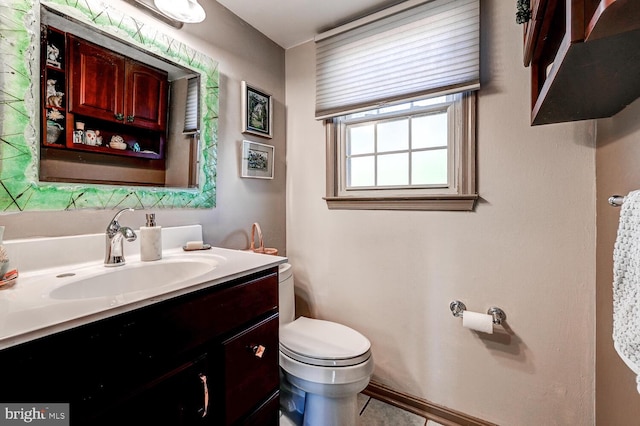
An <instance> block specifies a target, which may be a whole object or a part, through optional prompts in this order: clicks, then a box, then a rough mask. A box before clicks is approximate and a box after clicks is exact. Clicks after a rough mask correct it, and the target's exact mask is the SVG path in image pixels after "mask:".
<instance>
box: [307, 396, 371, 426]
mask: <svg viewBox="0 0 640 426" xmlns="http://www.w3.org/2000/svg"><path fill="white" fill-rule="evenodd" d="M358 414H359V413H358V395H357V394H354V395H352V396H343V397H340V398H331V397H326V396H321V395H315V394H312V393H307V395H306V399H305V404H304V423H303V424H304V426H326V425H332V426H356V425H357V424H358Z"/></svg>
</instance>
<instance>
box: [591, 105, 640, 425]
mask: <svg viewBox="0 0 640 426" xmlns="http://www.w3.org/2000/svg"><path fill="white" fill-rule="evenodd" d="M638 117H640V100H637V101H635V102H634V103H632V104H631V105H630V106H628V107H627V108H626V109H624V110H623V111H622V112H620V113H618V114H617V115H616V116H614V117H612V118H608V119H605V120H599V121H598V145H597V150H596V175H597V179H596V182H597V191H598V192H597V230H598V252H597V253H598V258H597V271H598V275H597V283H596V313H595V316H596V342H597V345H596V413H597V424H599V425H619V426H626V425H629V426H631V425H637V424H638V418H640V404H639V403H638V402H640V396H639V395H638V392H637V390H636V381H635V379H636V378H635V374H633V372H632V371H631V370H630V369H629V368H628V367H627V366H626V365H625V363H624V362H623V361H622V359H620V357H619V356H618V354H617V353H616V351H615V349H614V347H613V338H612V334H613V291H612V282H613V244H614V242H615V239H616V233H617V230H618V221H619V218H620V209H619V208H614V207H611V206H609V204H608V203H607V199H608V198H609V197H610V196H611V195H614V194H620V195H626V194H628V193H629V192H630V191H635V190H637V189H640V167H638V159H639V158H640V120H639V119H638Z"/></svg>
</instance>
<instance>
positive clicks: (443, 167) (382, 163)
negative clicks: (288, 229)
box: [326, 92, 477, 210]
mask: <svg viewBox="0 0 640 426" xmlns="http://www.w3.org/2000/svg"><path fill="white" fill-rule="evenodd" d="M327 126H328V129H329V130H330V131H329V135H328V136H329V137H328V141H327V142H328V151H327V152H328V157H327V158H328V165H329V167H328V174H329V177H330V179H329V181H330V184H329V188H328V194H327V197H326V200H327V203H328V205H329V207H330V208H334V209H339V208H346V209H401V210H471V209H472V208H473V205H474V202H475V200H476V199H477V195H476V194H475V137H474V134H475V94H474V93H473V92H465V93H457V94H451V95H446V96H439V97H435V98H428V99H422V100H416V101H409V102H404V103H399V104H396V105H393V106H387V107H381V108H376V109H371V110H367V111H363V112H358V113H352V114H347V115H343V116H339V117H335V118H334V119H332V120H331V121H329V122H328V123H327Z"/></svg>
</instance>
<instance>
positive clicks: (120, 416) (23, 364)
mask: <svg viewBox="0 0 640 426" xmlns="http://www.w3.org/2000/svg"><path fill="white" fill-rule="evenodd" d="M163 231H164V229H163ZM165 239H167V240H169V241H170V240H171V238H165V236H164V234H163V242H164V240H165ZM126 248H128V247H126V246H125V249H126ZM207 252H210V253H209V254H204V252H203V253H202V254H198V256H200V258H204V257H206V256H212V257H215V258H216V259H217V260H216V261H215V263H214V264H215V265H216V266H215V267H214V268H213V270H211V271H207V272H205V273H203V274H201V275H200V276H199V277H196V278H189V279H187V280H186V281H185V282H186V284H184V285H183V284H175V285H174V284H172V285H169V286H168V287H164V288H163V289H162V290H160V291H156V290H152V291H150V290H147V289H144V290H140V291H137V293H138V296H136V297H128V296H127V295H125V294H124V293H123V294H116V295H114V294H113V292H109V294H108V296H106V297H103V296H101V295H100V294H97V295H96V294H89V295H87V294H82V295H81V294H80V293H78V294H77V296H76V297H77V298H78V299H74V298H73V297H59V295H60V294H63V293H60V292H59V291H58V292H57V293H56V292H55V291H56V289H57V290H60V288H61V285H60V284H59V283H55V280H56V278H51V279H50V280H53V281H54V284H53V285H52V284H48V285H47V284H46V283H45V281H47V280H43V277H42V274H43V273H42V272H38V273H37V274H35V275H36V276H35V277H34V278H31V277H30V275H29V273H27V274H25V275H26V278H25V279H24V281H23V282H20V281H18V283H17V284H16V289H14V293H13V294H12V292H11V290H12V289H6V290H0V332H5V334H7V335H8V334H13V337H8V336H2V335H0V348H2V349H0V363H1V365H2V366H3V373H2V386H1V387H0V401H2V402H20V403H28V402H51V403H55V402H59V403H66V402H68V403H70V418H71V424H72V425H85V424H88V425H102V424H104V425H107V424H109V425H113V424H117V423H122V422H125V424H171V425H192V424H215V425H222V424H224V425H232V424H243V425H244V424H247V425H249V424H252V425H253V424H255V425H269V424H273V425H276V424H278V406H279V398H278V396H279V393H278V392H279V391H278V388H279V367H278V266H277V265H278V264H279V263H282V262H283V261H284V260H285V258H281V257H276V256H265V255H256V254H253V253H244V252H238V251H233V250H224V249H212V250H208V251H207ZM167 253H169V254H168V255H167ZM181 256H187V257H188V256H189V254H185V253H181V252H179V251H177V250H175V251H173V252H172V251H169V252H167V251H165V256H164V258H163V260H161V261H158V262H165V263H167V262H177V263H179V262H181V259H182V258H181ZM128 263H129V264H128V265H125V266H124V267H122V268H123V269H122V271H125V273H126V271H127V269H126V268H130V270H131V271H134V270H135V268H139V267H146V265H144V264H150V263H154V264H157V265H162V263H156V262H139V261H138V260H137V259H136V256H135V254H134V255H132V256H131V257H130V260H129V261H128ZM194 265H195V264H194ZM154 267H155V266H154ZM91 268H93V266H91ZM120 268H121V267H118V268H113V269H120ZM107 269H110V268H107ZM81 270H82V267H81V268H79V269H78V275H79V276H82V272H81ZM149 271H151V270H149ZM49 273H53V274H54V276H55V277H57V276H59V275H64V274H60V273H59V271H58V270H56V271H54V272H49V271H46V272H45V274H49ZM110 273H112V272H111V271H106V272H103V273H102V275H105V274H110ZM117 273H118V274H120V271H117ZM22 278H23V275H21V277H20V278H19V280H20V279H22ZM30 284H31V288H28V289H26V287H27V286H28V285H30ZM70 284H71V285H72V284H75V283H73V282H72V283H68V284H63V285H67V286H69V285H70ZM81 285H90V280H89V279H86V280H85V281H83V282H81ZM19 286H22V287H25V289H22V290H20V289H19ZM67 288H70V287H67ZM18 290H20V291H25V292H27V295H26V296H23V295H19V294H18V292H17V291H18ZM36 293H38V294H40V297H41V298H45V299H46V298H47V297H50V298H51V299H52V301H51V302H42V301H35V302H34V303H35V305H37V308H35V307H34V306H35V305H34V306H31V307H32V308H33V309H31V312H25V314H27V315H30V316H33V315H35V316H39V315H41V316H42V317H43V318H42V319H41V325H42V327H40V328H38V327H37V326H35V325H34V324H33V323H28V321H23V327H24V329H23V330H21V331H22V332H20V330H18V331H16V330H15V329H13V331H10V330H12V329H11V328H10V327H9V326H8V324H9V322H10V321H11V320H12V319H18V318H20V316H17V315H16V314H17V312H16V311H14V310H13V309H12V308H11V306H12V305H11V304H12V302H13V303H14V305H15V304H16V303H15V302H16V299H19V298H20V297H30V295H31V296H32V295H34V294H36ZM153 293H156V294H155V295H154V296H149V295H150V294H153ZM47 295H49V296H47ZM51 295H54V296H55V295H57V296H55V297H53V296H51ZM12 296H14V297H13V299H12ZM99 300H102V301H101V302H98V301H99ZM25 303H27V304H28V303H31V302H24V303H21V302H19V301H18V302H17V305H22V308H26V307H27V306H26V305H25ZM43 303H44V305H43ZM83 304H84V305H85V306H92V304H93V307H91V308H88V309H87V310H86V311H85V314H84V315H83V314H79V312H80V310H78V309H79V308H78V306H79V305H83ZM98 304H101V305H102V306H107V305H111V306H110V307H107V308H105V309H102V308H98V309H96V306H98ZM49 305H51V306H53V307H51V306H49ZM74 305H78V306H75V307H74ZM47 310H49V311H47ZM60 310H65V311H66V312H68V313H69V316H70V318H68V320H67V321H66V322H65V321H60V320H59V318H60V317H58V316H56V315H60V314H54V313H55V312H58V311H60ZM54 311H55V312H54ZM46 312H50V313H52V315H50V316H49V317H50V318H56V319H55V320H53V322H51V321H49V320H47V319H45V318H44V317H46V315H43V314H45V313H46ZM48 321H49V322H48ZM24 324H30V325H28V326H27V325H24ZM3 327H4V328H3ZM27 328H28V329H27ZM3 337H6V338H4V339H3Z"/></svg>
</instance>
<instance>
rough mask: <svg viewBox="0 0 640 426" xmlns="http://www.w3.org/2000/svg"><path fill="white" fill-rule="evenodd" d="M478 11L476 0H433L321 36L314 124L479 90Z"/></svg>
mask: <svg viewBox="0 0 640 426" xmlns="http://www.w3.org/2000/svg"><path fill="white" fill-rule="evenodd" d="M479 9H480V6H479V0H431V1H427V2H425V3H422V4H420V5H418V6H415V7H412V8H410V9H406V10H403V11H400V12H397V13H395V14H392V15H389V16H385V17H384V18H381V19H378V20H375V21H373V22H369V23H366V24H364V25H361V26H356V27H355V28H352V29H349V30H347V31H345V32H338V34H336V35H331V36H329V37H326V38H325V37H323V36H322V35H321V36H319V37H318V38H317V39H316V40H317V41H316V118H318V119H325V118H330V117H335V116H338V115H344V114H346V113H348V112H353V111H361V110H365V109H371V108H374V107H375V106H376V105H378V104H381V103H385V102H393V101H397V100H401V99H409V98H412V97H413V98H416V97H424V96H425V95H426V94H436V93H437V94H447V93H453V92H462V91H469V90H476V89H478V88H479V87H480V82H479V81H480V70H479V63H480V60H479V56H480V45H479V37H480V35H479V34H480V32H479V27H480V24H479V14H480V11H479ZM335 32H336V31H335V30H334V31H333V32H332V33H331V34H334V33H335Z"/></svg>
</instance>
